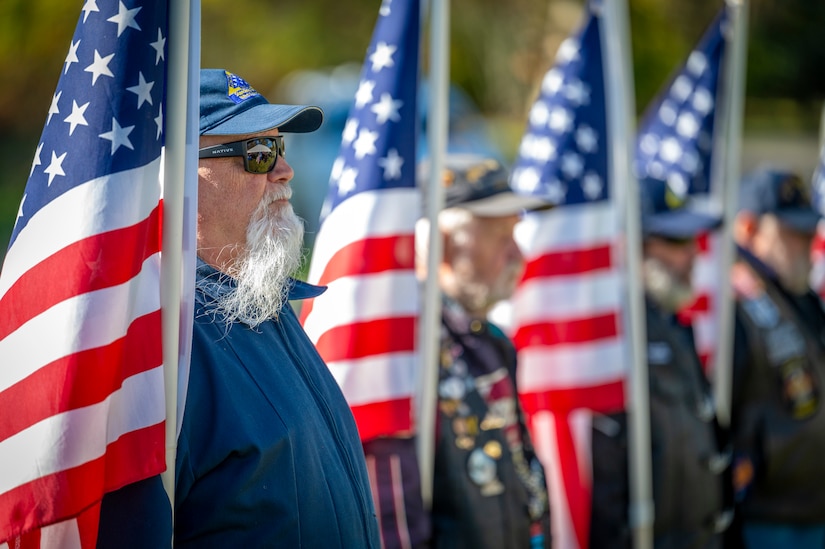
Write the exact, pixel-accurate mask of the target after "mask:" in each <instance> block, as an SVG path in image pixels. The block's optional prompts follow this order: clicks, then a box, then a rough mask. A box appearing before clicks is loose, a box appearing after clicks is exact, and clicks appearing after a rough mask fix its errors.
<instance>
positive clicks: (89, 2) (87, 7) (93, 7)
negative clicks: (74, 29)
mask: <svg viewBox="0 0 825 549" xmlns="http://www.w3.org/2000/svg"><path fill="white" fill-rule="evenodd" d="M80 11H82V12H83V22H84V23H85V22H86V20H87V19H88V18H89V14H90V13H92V12H100V9H98V7H97V0H86V2H85V3H84V4H83V8H82V9H81V10H80Z"/></svg>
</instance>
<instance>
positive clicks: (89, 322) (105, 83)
mask: <svg viewBox="0 0 825 549" xmlns="http://www.w3.org/2000/svg"><path fill="white" fill-rule="evenodd" d="M92 8H94V9H92ZM166 35H167V9H166V5H165V4H163V3H151V2H137V3H135V5H134V6H132V8H131V9H127V8H125V6H124V5H123V4H122V3H120V4H119V5H115V4H113V3H108V5H105V6H100V7H89V9H85V8H84V11H83V13H81V16H80V20H79V21H78V25H77V30H76V32H75V35H74V37H73V39H72V43H71V46H70V51H69V55H68V56H67V57H66V62H65V65H64V70H63V71H62V74H61V77H60V80H59V82H58V86H57V91H56V93H55V95H54V98H53V100H52V105H51V107H50V109H49V115H48V118H47V121H46V125H45V127H44V130H43V133H42V136H41V140H40V142H39V145H38V148H37V151H36V155H35V159H34V161H33V163H32V171H31V174H30V177H29V181H28V183H27V185H26V189H25V193H24V196H23V199H22V201H21V204H20V210H19V213H18V219H17V223H16V225H15V229H14V231H13V234H12V239H11V243H10V246H9V250H8V253H7V255H6V258H5V261H4V264H3V270H2V273H0V356H2V357H3V360H2V365H1V366H0V410H3V413H2V414H0V463H2V464H3V466H2V468H3V472H2V474H0V541H6V542H7V543H8V544H9V545H10V546H12V547H18V546H20V547H94V545H95V543H96V538H97V524H98V510H99V502H100V501H101V499H102V497H103V495H104V494H105V493H106V492H108V491H112V490H115V489H117V488H119V487H122V486H124V485H126V484H129V483H132V482H135V481H137V480H140V479H144V478H147V477H149V476H152V475H156V474H159V473H160V472H161V471H163V469H164V468H165V444H164V420H165V401H164V376H163V359H162V345H161V312H160V283H159V280H160V278H159V277H160V252H161V244H160V243H161V212H162V200H161V197H162V188H161V173H162V160H161V147H162V144H163V138H162V137H163V122H162V120H163V99H164V95H163V90H164V80H165V66H166V64H165V40H166V38H165V36H166Z"/></svg>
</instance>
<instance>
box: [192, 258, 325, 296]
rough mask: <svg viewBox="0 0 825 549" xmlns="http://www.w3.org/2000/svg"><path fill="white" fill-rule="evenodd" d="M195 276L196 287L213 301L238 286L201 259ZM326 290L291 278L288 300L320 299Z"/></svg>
mask: <svg viewBox="0 0 825 549" xmlns="http://www.w3.org/2000/svg"><path fill="white" fill-rule="evenodd" d="M195 275H196V277H195V287H196V288H197V289H199V290H200V291H202V292H203V293H204V294H206V296H207V297H210V298H212V299H217V298H218V297H220V296H222V295H225V294H226V293H227V292H229V291H231V290H232V289H233V288H235V286H236V283H235V279H234V278H232V277H231V276H229V275H227V274H224V273H222V272H220V271H219V270H217V269H216V268H214V267H212V266H211V265H209V264H207V263H206V262H205V261H203V260H202V259H201V258H200V257H198V258H197V266H196V267H195ZM326 289H327V287H326V286H315V285H314V284H309V283H308V282H303V281H301V280H296V279H294V278H290V279H289V294H288V299H289V301H296V300H301V299H309V298H313V297H318V296H319V295H321V294H322V293H324V292H325V291H326Z"/></svg>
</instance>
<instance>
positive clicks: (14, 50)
mask: <svg viewBox="0 0 825 549" xmlns="http://www.w3.org/2000/svg"><path fill="white" fill-rule="evenodd" d="M123 1H124V2H125V3H126V4H129V2H130V0H123ZM393 1H396V2H398V1H403V0H393ZM116 2H117V0H98V5H99V6H100V7H101V8H105V6H107V5H113V4H116ZM751 3H752V8H751V15H752V17H751V23H750V29H751V41H750V47H749V60H748V88H747V90H748V95H749V98H751V99H754V98H758V99H759V101H754V102H753V103H752V104H751V103H749V106H748V111H746V114H749V115H757V114H758V115H760V117H759V124H760V127H762V126H764V127H771V126H772V125H774V124H776V125H779V126H785V127H803V128H804V129H807V130H808V131H812V130H813V131H815V128H816V124H817V123H818V119H819V108H820V105H819V101H821V100H822V98H823V97H824V96H825V71H823V70H822V67H823V66H825V40H823V39H822V38H821V29H822V28H823V25H824V24H825V3H823V2H820V1H812V0H782V1H779V0H752V2H751ZM380 4H381V0H348V1H347V2H341V1H339V0H312V1H308V0H278V1H277V2H276V1H273V0H237V1H235V2H226V1H224V0H202V2H201V12H202V25H201V26H202V53H201V59H202V63H203V65H204V66H208V67H225V68H229V69H231V70H233V71H235V72H238V73H240V74H242V75H244V76H246V77H248V78H249V80H250V81H251V82H252V84H253V85H254V86H255V87H256V88H258V89H260V90H261V91H263V92H264V93H265V94H267V95H269V96H270V97H271V98H272V99H278V98H277V97H276V96H275V95H274V94H275V91H274V90H276V89H277V85H278V83H279V82H280V81H281V80H283V79H284V77H286V76H287V75H288V74H290V73H291V72H293V71H296V70H299V69H309V68H324V67H332V66H336V65H339V64H341V63H344V62H355V63H358V64H360V63H361V62H362V60H363V58H364V54H365V52H366V48H367V46H368V44H369V40H370V36H371V34H372V30H373V27H374V25H375V20H376V18H377V14H378V8H379V6H380ZM82 5H83V1H81V0H77V1H73V2H67V1H66V0H3V1H2V2H0V71H2V74H3V76H4V78H3V80H4V82H5V83H6V85H5V86H3V87H0V127H2V128H3V129H4V130H5V131H4V132H3V134H2V137H0V144H2V147H3V150H4V151H11V152H4V153H3V154H2V156H0V160H2V162H3V164H2V165H3V171H2V173H0V249H3V248H4V247H5V246H4V244H5V242H7V241H8V232H9V231H10V227H11V225H12V224H13V221H14V217H15V216H16V211H17V204H18V203H19V197H20V196H21V194H22V187H23V185H24V183H25V179H26V177H27V175H28V171H29V166H30V165H31V158H32V155H33V153H34V150H35V147H36V144H37V139H38V136H39V135H40V131H41V129H42V124H43V122H44V121H45V117H46V111H47V109H48V106H49V103H50V100H51V96H52V94H53V92H54V88H55V86H56V83H57V79H58V77H59V75H60V71H61V69H62V66H63V61H64V59H65V56H66V52H67V51H68V46H69V42H70V39H71V37H72V34H73V32H74V27H75V25H76V23H77V21H78V16H82V13H81V12H80V8H81V7H82ZM582 5H583V0H507V1H506V2H502V1H501V0H452V2H451V59H450V63H451V77H452V80H453V82H454V83H456V84H458V85H459V86H461V87H462V88H464V89H465V90H466V91H467V92H468V93H469V94H470V96H471V97H472V98H473V100H475V102H476V103H477V104H478V106H479V107H480V109H481V110H482V112H483V113H484V114H485V115H486V116H488V117H490V118H492V119H494V120H495V121H496V124H497V125H500V127H501V128H503V130H502V131H500V132H498V134H497V135H496V139H497V140H499V144H500V145H501V147H502V149H503V150H504V151H505V152H507V151H514V149H515V147H516V145H517V142H518V139H519V138H520V135H521V131H522V130H523V127H524V120H525V118H526V112H527V109H528V108H529V106H530V104H531V103H532V101H533V99H534V97H535V94H536V91H537V87H538V83H539V82H540V80H541V77H542V75H543V74H544V72H545V71H546V70H547V68H548V67H549V66H550V65H551V64H552V62H553V58H554V56H555V52H556V49H557V48H558V45H559V44H560V43H561V41H562V40H563V39H564V38H565V37H566V36H567V35H568V34H569V33H570V32H571V31H572V30H573V29H574V28H575V27H577V26H578V24H579V23H580V20H581V6H582ZM721 5H722V0H629V9H630V17H631V21H630V22H631V37H632V47H633V57H634V67H635V73H634V76H635V82H636V98H637V107H638V110H639V111H641V110H643V109H644V107H645V106H646V105H647V104H648V102H649V101H650V100H651V99H652V98H653V96H654V95H655V94H656V92H657V91H658V90H659V89H660V87H661V86H662V85H663V83H664V82H665V81H666V80H667V78H668V76H669V75H670V74H671V73H672V71H673V70H675V69H676V67H677V66H678V65H679V63H680V62H681V61H682V59H684V56H685V55H686V54H687V52H688V51H689V50H690V48H691V47H692V46H693V45H694V44H695V43H696V41H697V40H698V39H699V37H700V36H701V35H702V33H703V32H704V29H705V28H706V27H707V25H708V24H709V22H710V21H711V19H712V18H713V17H714V15H715V14H716V13H717V11H718V10H719V8H720V7H721ZM424 28H425V30H426V25H425V26H424ZM425 36H426V34H425ZM427 48H428V41H427V39H426V38H425V39H424V41H423V53H422V60H423V63H424V65H425V67H424V71H423V72H424V73H425V74H426V70H427V69H426V65H427V62H428V52H427ZM777 100H781V102H780V103H776V104H777V105H781V108H773V107H772V105H774V102H775V101H777ZM789 100H790V103H789ZM763 113H764V116H762V114H763ZM779 115H781V116H784V117H785V118H784V119H782V120H781V121H779V120H777V119H776V116H779ZM748 120H750V119H746V124H752V123H753V122H749V121H748Z"/></svg>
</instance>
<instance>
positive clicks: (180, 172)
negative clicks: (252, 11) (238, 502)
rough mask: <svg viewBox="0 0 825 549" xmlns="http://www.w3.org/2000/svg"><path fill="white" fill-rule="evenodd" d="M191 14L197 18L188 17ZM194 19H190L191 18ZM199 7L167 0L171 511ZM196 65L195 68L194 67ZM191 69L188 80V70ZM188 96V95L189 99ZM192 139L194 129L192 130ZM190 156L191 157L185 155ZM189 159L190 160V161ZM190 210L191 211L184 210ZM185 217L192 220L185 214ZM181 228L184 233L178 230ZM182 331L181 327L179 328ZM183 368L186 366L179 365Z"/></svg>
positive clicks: (189, 0)
mask: <svg viewBox="0 0 825 549" xmlns="http://www.w3.org/2000/svg"><path fill="white" fill-rule="evenodd" d="M193 14H196V15H197V18H193V17H192V16H193ZM193 19H194V21H193ZM199 19H200V9H199V3H198V0H171V1H170V3H169V32H168V37H167V40H168V50H167V54H168V56H169V62H168V66H167V90H166V97H167V101H166V112H165V113H164V116H165V117H166V121H165V122H166V124H165V152H164V154H165V162H164V173H163V242H162V246H163V252H162V254H161V285H160V291H161V305H162V307H161V318H162V326H163V332H162V338H163V365H164V382H165V387H166V471H164V472H163V474H162V475H161V477H162V479H163V487H164V489H165V490H166V493H167V495H168V496H169V502H170V503H171V507H172V512H173V513H174V509H175V455H176V453H177V426H178V422H179V418H178V372H179V367H180V366H181V364H179V361H180V357H181V356H188V348H187V347H188V345H189V338H186V339H185V340H184V344H183V345H184V348H183V349H182V348H181V333H182V331H181V315H184V314H188V315H189V316H191V314H192V312H191V311H187V310H184V309H186V307H182V301H181V300H182V290H181V287H182V284H183V283H184V281H183V280H182V279H183V277H184V273H185V271H184V257H183V251H184V250H185V249H186V250H188V251H194V248H193V247H192V246H191V245H188V246H187V245H185V243H184V240H183V239H184V236H186V237H187V238H190V237H191V236H192V234H193V232H192V230H191V228H189V229H190V230H188V231H184V219H185V217H184V210H185V208H186V207H188V208H190V209H191V208H192V205H191V204H188V205H186V204H185V203H184V201H185V193H184V186H185V184H186V180H187V175H186V166H187V160H189V165H190V172H192V173H190V175H189V177H194V175H195V174H194V171H193V170H192V169H191V167H192V166H193V165H196V162H197V160H194V159H195V158H196V156H195V154H194V151H195V144H196V143H193V136H192V132H191V131H190V130H191V129H192V128H194V127H195V125H194V118H193V114H192V111H193V108H192V107H193V105H192V103H193V102H194V112H195V113H196V112H198V109H197V101H198V94H197V91H196V90H197V88H198V81H197V77H198V74H199V72H198V71H197V70H195V71H192V70H191V69H192V66H191V65H192V64H193V63H194V64H195V65H198V66H199V65H200V21H199ZM196 68H197V67H196ZM193 73H194V75H195V76H194V79H193V78H192V74H193ZM193 97H194V99H193ZM194 135H195V139H197V132H195V134H194ZM187 156H191V158H187ZM193 160H194V161H193ZM190 213H191V212H190ZM187 218H188V219H194V218H193V217H192V216H188V217H187ZM184 233H186V235H185V234H184ZM183 331H184V332H188V331H187V330H183ZM183 366H184V368H187V369H188V365H183Z"/></svg>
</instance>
